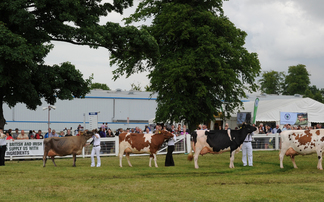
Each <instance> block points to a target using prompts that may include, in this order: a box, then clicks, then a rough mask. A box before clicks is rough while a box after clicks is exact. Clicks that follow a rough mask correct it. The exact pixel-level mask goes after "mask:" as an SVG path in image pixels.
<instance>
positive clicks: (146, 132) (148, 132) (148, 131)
mask: <svg viewBox="0 0 324 202" xmlns="http://www.w3.org/2000/svg"><path fill="white" fill-rule="evenodd" d="M144 134H152V131H150V130H149V128H146V130H145V131H144Z"/></svg>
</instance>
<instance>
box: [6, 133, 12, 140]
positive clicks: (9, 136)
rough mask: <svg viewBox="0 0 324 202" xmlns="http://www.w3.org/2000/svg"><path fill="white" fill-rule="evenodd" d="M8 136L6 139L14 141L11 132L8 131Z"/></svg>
mask: <svg viewBox="0 0 324 202" xmlns="http://www.w3.org/2000/svg"><path fill="white" fill-rule="evenodd" d="M6 136H7V139H6V140H12V141H14V139H13V138H12V136H11V135H10V134H9V132H8V131H7V132H6Z"/></svg>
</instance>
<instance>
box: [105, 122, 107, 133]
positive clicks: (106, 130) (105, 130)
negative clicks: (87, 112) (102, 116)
mask: <svg viewBox="0 0 324 202" xmlns="http://www.w3.org/2000/svg"><path fill="white" fill-rule="evenodd" d="M107 130H108V123H107V122H106V124H105V131H107Z"/></svg>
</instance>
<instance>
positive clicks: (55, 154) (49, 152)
mask: <svg viewBox="0 0 324 202" xmlns="http://www.w3.org/2000/svg"><path fill="white" fill-rule="evenodd" d="M47 156H49V157H51V156H59V155H58V154H57V153H56V152H55V151H53V150H52V149H51V150H49V151H48V154H47Z"/></svg>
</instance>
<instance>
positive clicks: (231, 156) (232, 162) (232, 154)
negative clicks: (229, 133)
mask: <svg viewBox="0 0 324 202" xmlns="http://www.w3.org/2000/svg"><path fill="white" fill-rule="evenodd" d="M234 155H235V150H234V151H232V150H231V153H230V165H229V167H230V168H234Z"/></svg>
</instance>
